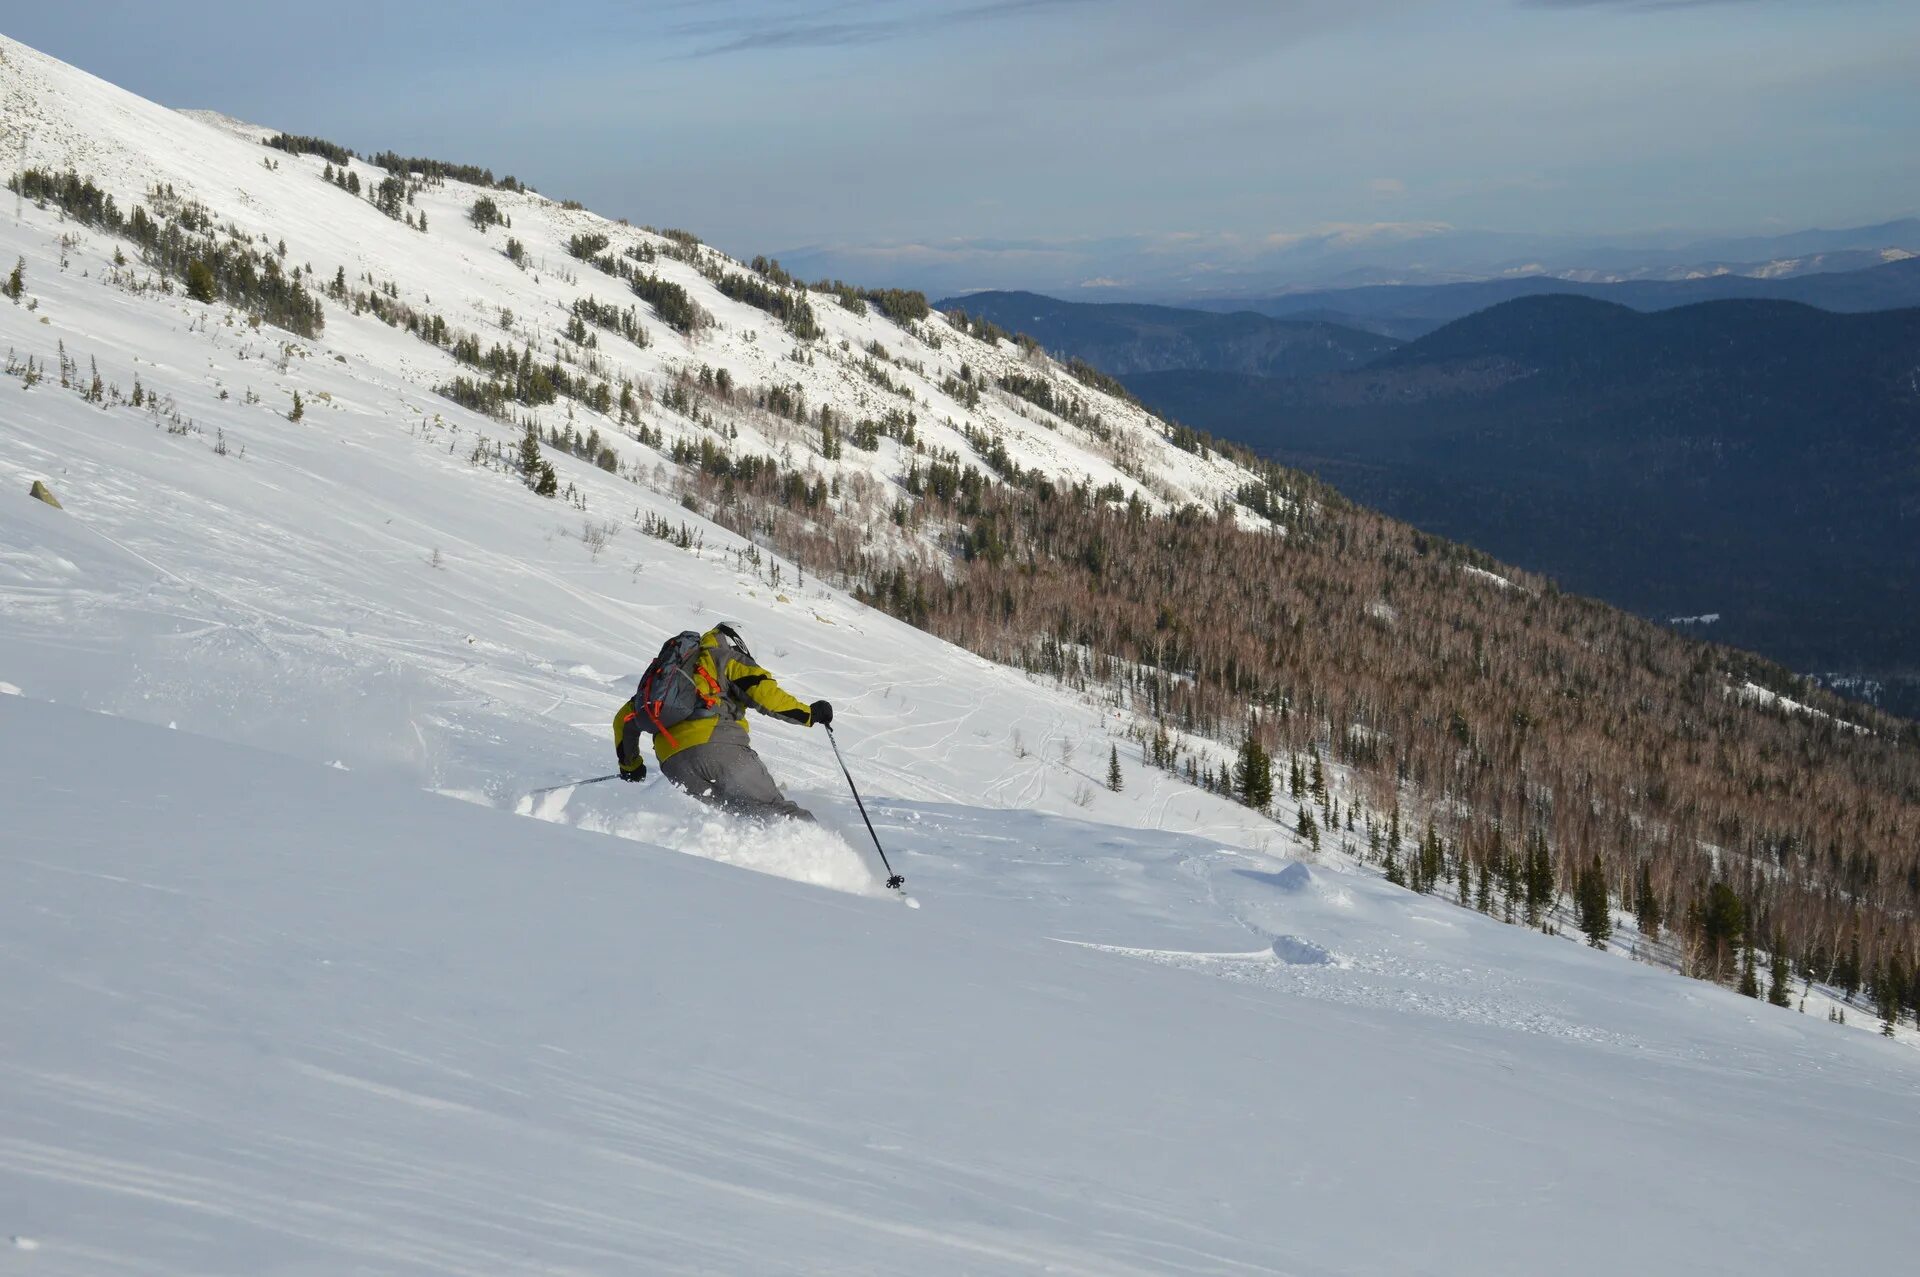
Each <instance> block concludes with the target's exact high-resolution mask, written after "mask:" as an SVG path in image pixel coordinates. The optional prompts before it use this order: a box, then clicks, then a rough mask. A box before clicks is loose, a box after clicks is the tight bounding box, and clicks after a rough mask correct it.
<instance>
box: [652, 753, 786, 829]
mask: <svg viewBox="0 0 1920 1277" xmlns="http://www.w3.org/2000/svg"><path fill="white" fill-rule="evenodd" d="M660 771H661V773H662V774H663V775H665V776H666V778H667V779H668V780H670V781H672V782H673V783H674V784H676V785H678V786H680V788H682V789H684V790H686V791H687V792H688V793H690V794H692V795H693V796H694V797H695V798H698V799H700V800H701V801H702V802H707V803H712V804H713V805H714V806H716V807H720V808H724V809H725V810H727V811H730V812H733V813H734V814H735V815H740V816H758V817H761V818H763V819H768V818H772V817H774V816H788V817H791V818H793V819H795V820H812V819H813V813H812V812H810V811H808V810H807V809H806V808H805V807H802V806H800V805H799V804H798V803H795V802H793V801H791V800H790V799H788V797H787V796H786V795H785V794H783V793H781V792H780V786H779V785H777V784H775V783H774V779H773V774H772V773H771V772H769V771H768V770H767V765H766V764H765V763H763V762H761V761H760V755H758V754H756V753H754V752H753V749H752V747H750V746H748V745H745V744H741V743H739V742H736V741H730V740H711V741H708V742H707V743H706V744H704V745H689V746H687V748H685V749H683V750H681V751H680V752H679V753H677V754H673V755H670V756H669V757H668V758H667V759H666V761H665V762H663V763H661V764H660Z"/></svg>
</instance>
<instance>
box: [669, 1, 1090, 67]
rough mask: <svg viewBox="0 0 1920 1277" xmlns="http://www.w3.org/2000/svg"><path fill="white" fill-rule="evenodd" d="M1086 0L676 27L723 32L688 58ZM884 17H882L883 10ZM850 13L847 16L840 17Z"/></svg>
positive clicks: (868, 8) (880, 34)
mask: <svg viewBox="0 0 1920 1277" xmlns="http://www.w3.org/2000/svg"><path fill="white" fill-rule="evenodd" d="M1087 2H1088V0H975V3H970V4H959V5H954V4H941V5H938V6H936V7H933V8H927V9H923V10H921V11H919V12H915V13H909V14H906V15H904V16H902V15H901V13H900V8H901V6H898V5H891V6H884V9H883V6H880V5H875V4H862V3H852V4H836V5H823V6H819V7H816V8H814V9H812V10H811V11H809V12H807V13H805V14H802V15H800V16H798V17H791V18H781V19H770V18H768V16H767V15H765V14H757V13H748V14H740V15H737V16H729V17H724V18H713V19H708V20H706V21H702V22H688V23H682V24H680V25H679V26H676V27H675V28H674V29H673V31H674V34H676V35H682V36H701V37H720V38H718V39H717V40H715V41H714V42H711V43H708V44H706V45H704V46H703V47H701V48H698V49H695V50H693V51H692V52H690V53H688V54H686V55H685V56H686V57H688V58H716V57H722V56H724V55H726V54H729V53H748V52H753V51H755V50H764V49H828V48H848V47H857V46H860V45H869V44H880V43H883V42H885V41H888V40H895V39H900V38H902V37H905V36H909V35H917V34H922V33H925V32H928V31H937V30H941V29H943V28H947V27H957V26H967V25H973V24H976V23H983V22H994V21H1000V20H1003V19H1009V18H1017V17H1021V16H1023V15H1025V14H1029V13H1036V12H1040V11H1044V10H1048V9H1060V8H1066V7H1068V6H1072V5H1081V4H1085V3H1087ZM883 11H884V12H885V15H886V16H881V14H882V12H883ZM840 15H846V16H840Z"/></svg>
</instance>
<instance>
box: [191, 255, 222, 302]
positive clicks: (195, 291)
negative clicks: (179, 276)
mask: <svg viewBox="0 0 1920 1277" xmlns="http://www.w3.org/2000/svg"><path fill="white" fill-rule="evenodd" d="M218 292H219V289H218V285H217V284H216V283H215V282H214V278H213V268H212V267H210V266H208V265H207V264H206V263H205V262H203V261H201V260H200V259H199V258H197V257H196V258H194V259H193V260H192V261H190V262H188V263H187V296H189V297H191V298H193V300H195V301H197V302H210V301H212V300H213V299H214V298H215V297H216V296H218Z"/></svg>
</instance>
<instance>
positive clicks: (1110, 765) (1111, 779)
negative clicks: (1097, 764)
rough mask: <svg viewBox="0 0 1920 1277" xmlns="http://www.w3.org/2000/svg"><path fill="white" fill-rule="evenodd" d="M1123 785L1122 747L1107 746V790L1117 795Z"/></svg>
mask: <svg viewBox="0 0 1920 1277" xmlns="http://www.w3.org/2000/svg"><path fill="white" fill-rule="evenodd" d="M1122 783H1123V782H1122V780H1121V777H1120V747H1119V746H1118V745H1109V746H1107V788H1108V789H1111V790H1112V791H1113V792H1114V793H1116V794H1117V793H1119V792H1120V788H1121V785H1122Z"/></svg>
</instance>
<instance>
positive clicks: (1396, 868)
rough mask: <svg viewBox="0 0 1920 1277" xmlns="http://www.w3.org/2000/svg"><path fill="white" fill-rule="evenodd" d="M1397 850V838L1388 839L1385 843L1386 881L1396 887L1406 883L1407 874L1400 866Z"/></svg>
mask: <svg viewBox="0 0 1920 1277" xmlns="http://www.w3.org/2000/svg"><path fill="white" fill-rule="evenodd" d="M1398 851H1399V844H1398V840H1389V841H1388V843H1387V866H1386V868H1387V881H1388V882H1390V883H1392V884H1393V885H1394V886H1396V887H1404V886H1406V885H1407V875H1406V873H1405V871H1403V870H1402V869H1401V868H1400V857H1399V855H1398V854H1397V853H1398Z"/></svg>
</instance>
